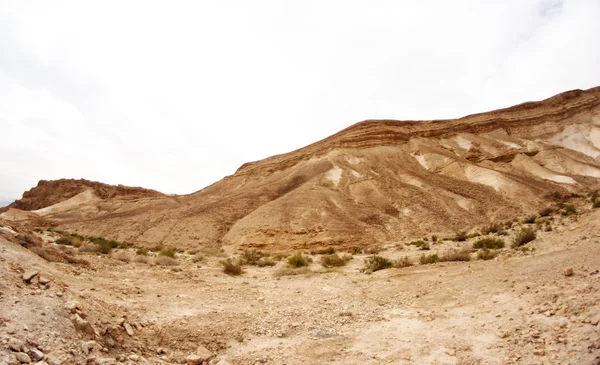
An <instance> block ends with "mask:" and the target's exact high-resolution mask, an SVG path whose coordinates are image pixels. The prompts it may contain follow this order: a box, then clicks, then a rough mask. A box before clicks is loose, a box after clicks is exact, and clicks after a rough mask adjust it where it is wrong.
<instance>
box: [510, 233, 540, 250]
mask: <svg viewBox="0 0 600 365" xmlns="http://www.w3.org/2000/svg"><path fill="white" fill-rule="evenodd" d="M535 237H536V236H535V231H534V230H533V229H531V228H523V229H521V230H520V231H519V232H518V233H517V235H516V236H515V238H514V240H513V244H512V247H513V248H517V247H521V246H523V245H524V244H527V243H529V242H531V241H533V240H534V239H535Z"/></svg>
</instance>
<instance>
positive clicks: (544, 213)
mask: <svg viewBox="0 0 600 365" xmlns="http://www.w3.org/2000/svg"><path fill="white" fill-rule="evenodd" d="M552 213H554V209H553V208H551V207H546V208H542V210H540V211H539V214H540V217H548V216H550V215H551V214H552Z"/></svg>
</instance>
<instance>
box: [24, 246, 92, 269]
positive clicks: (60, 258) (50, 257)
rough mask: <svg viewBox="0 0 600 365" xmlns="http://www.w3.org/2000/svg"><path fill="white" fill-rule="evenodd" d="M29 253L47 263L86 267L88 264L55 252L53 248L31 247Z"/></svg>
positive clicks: (60, 252) (64, 253)
mask: <svg viewBox="0 0 600 365" xmlns="http://www.w3.org/2000/svg"><path fill="white" fill-rule="evenodd" d="M30 250H31V252H33V253H35V254H36V255H38V256H39V257H41V258H43V259H44V260H46V261H49V262H66V263H69V264H75V265H82V266H87V265H89V264H90V263H89V262H88V261H87V260H84V259H80V258H77V257H74V256H73V255H69V254H68V253H66V252H62V251H61V250H57V249H56V248H54V247H40V246H38V247H33V248H31V249H30Z"/></svg>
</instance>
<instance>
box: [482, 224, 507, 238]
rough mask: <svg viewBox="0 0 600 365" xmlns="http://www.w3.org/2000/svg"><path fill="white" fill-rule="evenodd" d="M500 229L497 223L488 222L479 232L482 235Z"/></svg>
mask: <svg viewBox="0 0 600 365" xmlns="http://www.w3.org/2000/svg"><path fill="white" fill-rule="evenodd" d="M501 229H502V227H500V224H498V223H490V224H488V225H487V226H485V227H483V228H482V229H481V234H482V235H484V236H485V235H488V234H490V233H497V232H498V231H500V230H501Z"/></svg>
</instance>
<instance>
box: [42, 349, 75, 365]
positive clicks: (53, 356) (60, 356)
mask: <svg viewBox="0 0 600 365" xmlns="http://www.w3.org/2000/svg"><path fill="white" fill-rule="evenodd" d="M68 359H69V357H68V355H67V354H65V353H64V352H62V351H52V352H51V353H49V354H48V355H46V362H47V363H48V365H61V364H62V363H63V362H66V361H67V360H68Z"/></svg>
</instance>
